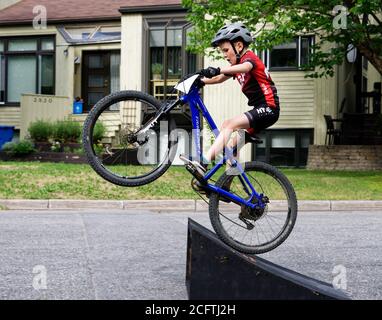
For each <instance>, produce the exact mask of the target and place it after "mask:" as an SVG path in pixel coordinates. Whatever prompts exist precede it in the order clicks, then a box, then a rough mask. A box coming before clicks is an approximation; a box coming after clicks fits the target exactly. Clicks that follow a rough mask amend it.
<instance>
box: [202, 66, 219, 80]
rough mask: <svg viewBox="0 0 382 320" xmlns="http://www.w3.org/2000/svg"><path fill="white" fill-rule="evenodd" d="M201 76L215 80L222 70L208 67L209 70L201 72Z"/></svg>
mask: <svg viewBox="0 0 382 320" xmlns="http://www.w3.org/2000/svg"><path fill="white" fill-rule="evenodd" d="M200 74H201V75H202V76H205V77H206V78H213V77H216V76H218V75H219V74H220V68H214V67H208V68H207V69H202V70H200Z"/></svg>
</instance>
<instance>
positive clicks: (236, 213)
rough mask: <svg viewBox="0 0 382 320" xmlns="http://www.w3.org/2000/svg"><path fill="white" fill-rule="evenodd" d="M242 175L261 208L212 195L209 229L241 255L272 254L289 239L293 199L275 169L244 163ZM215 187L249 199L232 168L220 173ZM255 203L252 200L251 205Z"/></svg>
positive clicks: (284, 179) (294, 214) (294, 210)
mask: <svg viewBox="0 0 382 320" xmlns="http://www.w3.org/2000/svg"><path fill="white" fill-rule="evenodd" d="M244 171H245V173H246V175H247V177H248V179H249V181H250V183H251V184H252V186H253V187H254V188H255V190H256V192H257V193H259V194H262V195H263V201H264V202H265V204H266V205H265V207H264V208H262V209H260V208H258V209H250V208H249V207H247V206H244V205H240V204H236V203H232V202H231V203H228V204H227V203H226V202H227V200H226V199H222V197H221V196H220V195H219V194H217V193H213V194H211V196H210V204H209V214H210V219H211V224H212V227H213V228H214V230H215V232H216V234H217V235H218V236H219V238H220V239H221V240H222V241H223V242H225V243H226V244H228V245H229V246H231V247H232V248H234V249H236V250H238V251H240V252H243V253H250V254H260V253H264V252H267V251H270V250H273V249H274V248H276V247H277V246H279V245H280V244H281V243H283V242H284V241H285V239H286V238H287V237H288V236H289V234H290V233H291V231H292V229H293V226H294V224H295V221H296V217H297V199H296V194H295V192H294V189H293V187H292V185H291V183H290V182H289V180H288V179H287V177H286V176H285V175H284V174H283V173H282V172H281V171H279V170H278V169H276V168H275V167H273V166H271V165H268V164H266V163H262V162H257V161H254V162H248V163H246V164H245V169H244ZM216 186H218V187H220V188H223V189H225V190H227V191H229V192H231V193H233V194H235V195H237V196H239V197H241V198H244V199H250V192H249V191H248V187H245V186H246V184H243V179H242V177H241V175H238V174H237V170H236V169H234V168H230V169H229V170H227V171H226V172H224V173H223V175H222V176H221V177H220V178H219V180H218V181H217V183H216ZM224 200H225V201H224ZM256 201H257V199H253V203H256Z"/></svg>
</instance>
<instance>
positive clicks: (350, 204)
mask: <svg viewBox="0 0 382 320" xmlns="http://www.w3.org/2000/svg"><path fill="white" fill-rule="evenodd" d="M276 206H277V204H276ZM1 209H4V210H81V209H108V210H113V209H115V210H121V209H122V210H132V209H139V210H149V211H156V212H163V211H167V212H168V211H187V212H201V211H207V210H208V205H207V204H206V203H205V202H204V201H203V200H125V201H122V200H58V199H57V200H56V199H51V200H25V199H19V200H17V199H12V200H7V199H0V210H1ZM298 209H299V211H300V212H301V211H377V210H382V201H371V200H370V201H369V200H336V201H332V200H326V201H321V200H317V201H313V200H301V201H298Z"/></svg>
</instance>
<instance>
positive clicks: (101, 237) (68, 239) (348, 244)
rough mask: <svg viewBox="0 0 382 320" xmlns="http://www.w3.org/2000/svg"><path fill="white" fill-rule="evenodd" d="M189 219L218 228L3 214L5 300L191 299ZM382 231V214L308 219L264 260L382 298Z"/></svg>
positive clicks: (0, 255)
mask: <svg viewBox="0 0 382 320" xmlns="http://www.w3.org/2000/svg"><path fill="white" fill-rule="evenodd" d="M188 217H191V218H192V219H194V220H195V221H197V222H199V223H201V224H203V225H205V226H206V227H208V228H210V222H209V219H208V214H207V213H194V212H192V213H185V212H182V213H160V214H159V213H154V212H148V211H140V212H138V211H126V210H124V211H122V210H120V211H119V210H109V211H106V210H102V211H101V210H100V211H95V210H92V211H29V212H27V211H0V235H1V236H0V299H118V300H119V299H129V300H136V299H142V300H143V299H144V300H147V299H154V300H156V299H170V300H172V299H177V300H178V299H179V300H182V299H187V298H188V297H187V292H186V287H185V271H186V268H185V264H186V243H187V219H188ZM381 230H382V211H379V212H378V211H374V212H362V213H357V212H304V213H301V214H300V215H299V217H298V220H297V223H296V226H295V229H294V230H293V232H292V234H291V236H290V237H289V238H288V239H287V241H286V242H285V243H284V244H282V245H281V246H280V247H278V248H276V249H275V250H273V251H272V252H269V253H266V254H262V255H261V257H262V258H265V259H268V260H270V261H272V262H274V263H277V264H280V265H282V266H283V267H286V268H290V269H293V270H295V271H297V272H300V273H302V274H305V275H308V276H311V277H314V278H316V279H319V280H322V281H325V282H328V283H333V281H335V283H337V285H340V286H341V288H342V289H343V290H344V291H345V292H346V293H347V294H348V295H349V296H350V297H351V298H352V299H382V272H381V271H382V232H381ZM339 279H340V280H339Z"/></svg>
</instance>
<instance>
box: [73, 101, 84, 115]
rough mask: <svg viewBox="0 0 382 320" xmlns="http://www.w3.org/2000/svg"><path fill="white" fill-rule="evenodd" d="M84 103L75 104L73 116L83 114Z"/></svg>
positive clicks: (76, 102)
mask: <svg viewBox="0 0 382 320" xmlns="http://www.w3.org/2000/svg"><path fill="white" fill-rule="evenodd" d="M83 106H84V103H83V102H82V101H74V102H73V114H81V113H82V110H83Z"/></svg>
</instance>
